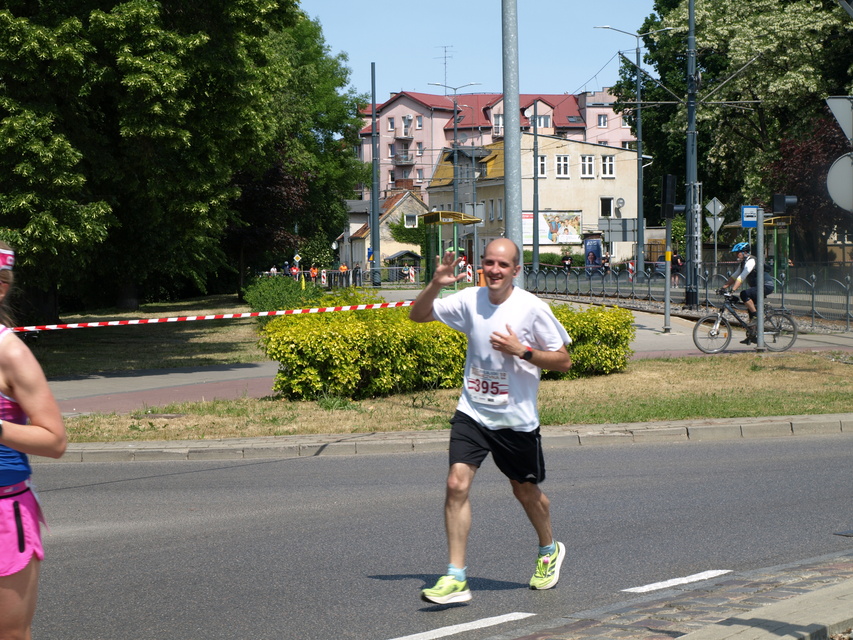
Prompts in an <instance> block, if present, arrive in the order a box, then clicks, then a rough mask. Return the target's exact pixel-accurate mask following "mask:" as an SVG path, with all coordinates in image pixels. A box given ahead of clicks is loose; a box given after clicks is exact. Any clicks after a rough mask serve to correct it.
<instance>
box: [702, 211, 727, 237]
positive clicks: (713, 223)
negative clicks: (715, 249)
mask: <svg viewBox="0 0 853 640" xmlns="http://www.w3.org/2000/svg"><path fill="white" fill-rule="evenodd" d="M705 220H706V221H707V222H708V226H709V227H711V231H713V232H714V235H717V231H719V230H720V226H722V224H723V219H722V218H718V217H717V216H705Z"/></svg>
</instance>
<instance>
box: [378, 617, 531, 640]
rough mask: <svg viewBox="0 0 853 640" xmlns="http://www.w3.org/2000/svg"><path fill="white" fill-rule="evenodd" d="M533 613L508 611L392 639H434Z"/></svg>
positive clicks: (520, 618)
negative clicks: (490, 616)
mask: <svg viewBox="0 0 853 640" xmlns="http://www.w3.org/2000/svg"><path fill="white" fill-rule="evenodd" d="M535 615H536V614H535V613H508V614H506V615H505V616H495V617H494V618H483V619H482V620H474V621H473V622H466V623H465V624H456V625H453V626H452V627H442V628H441V629H434V630H433V631H424V632H423V633H416V634H415V635H413V636H402V637H400V638H394V640H435V639H436V638H446V637H447V636H452V635H456V634H457V633H464V632H465V631H471V630H473V629H483V628H485V627H494V626H495V625H498V624H503V623H504V622H512V621H513V620H523V619H524V618H529V617H530V616H535Z"/></svg>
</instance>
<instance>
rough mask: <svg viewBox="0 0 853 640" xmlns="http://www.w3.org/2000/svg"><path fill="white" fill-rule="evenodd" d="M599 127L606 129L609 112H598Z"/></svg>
mask: <svg viewBox="0 0 853 640" xmlns="http://www.w3.org/2000/svg"><path fill="white" fill-rule="evenodd" d="M598 128H599V129H606V128H607V114H606V113H599V114H598Z"/></svg>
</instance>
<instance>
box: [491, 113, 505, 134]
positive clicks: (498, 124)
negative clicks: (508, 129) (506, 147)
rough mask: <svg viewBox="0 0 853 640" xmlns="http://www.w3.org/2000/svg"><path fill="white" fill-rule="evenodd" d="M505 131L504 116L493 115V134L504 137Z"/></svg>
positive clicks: (499, 114)
mask: <svg viewBox="0 0 853 640" xmlns="http://www.w3.org/2000/svg"><path fill="white" fill-rule="evenodd" d="M503 130H504V114H502V113H495V114H492V133H493V134H494V135H496V136H500V135H503Z"/></svg>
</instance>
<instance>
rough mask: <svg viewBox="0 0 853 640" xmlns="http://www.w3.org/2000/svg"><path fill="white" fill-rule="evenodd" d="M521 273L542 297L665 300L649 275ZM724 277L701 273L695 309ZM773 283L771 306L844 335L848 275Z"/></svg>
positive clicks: (678, 282)
mask: <svg viewBox="0 0 853 640" xmlns="http://www.w3.org/2000/svg"><path fill="white" fill-rule="evenodd" d="M844 271H849V270H844ZM524 273H525V286H526V288H527V289H528V290H529V291H531V292H533V293H538V294H542V295H549V296H567V297H568V296H572V297H588V298H590V300H591V301H599V302H606V301H608V300H612V301H618V300H620V299H622V300H651V301H655V302H663V301H664V300H665V296H666V275H665V274H663V273H658V272H654V271H647V272H645V273H640V274H635V273H632V272H630V271H629V270H628V269H626V268H621V269H620V268H618V267H614V268H613V269H612V270H608V271H607V272H604V271H603V270H602V269H601V268H596V269H587V268H584V267H580V268H572V269H566V268H564V267H546V268H540V269H539V271H538V272H534V271H533V270H532V268H530V267H527V266H526V267H525V270H524ZM794 274H797V275H794ZM730 275H731V272H730V271H725V272H721V271H717V270H715V272H714V273H712V272H709V271H707V270H706V271H704V272H703V273H702V274H700V275H699V278H698V287H697V289H698V290H697V294H698V296H697V297H698V302H699V306H706V307H708V306H713V302H712V298H714V299H716V296H715V293H714V292H715V291H716V290H717V289H719V288H720V287H721V286H723V284H725V282H726V280H728V278H729V276H730ZM670 277H671V281H670V285H671V289H670V301H671V303H672V304H684V303H685V302H686V300H685V279H684V275H683V274H681V273H674V274H672V275H671V276H670ZM774 280H775V291H774V292H773V294H772V295H771V296H769V302H770V303H771V304H772V305H774V306H776V307H781V308H783V309H785V310H787V311H790V312H791V313H793V314H794V315H796V316H799V317H803V318H810V321H811V323H812V325H814V323H815V321H816V320H818V319H821V320H830V321H838V322H843V323H844V330H845V331H850V325H851V321H853V288H852V287H851V276H850V275H844V274H843V272H842V270H839V269H832V270H822V271H821V272H820V273H811V274H808V275H807V274H806V272H805V271H804V270H803V269H798V270H797V271H795V272H794V271H789V272H788V273H787V274H786V273H784V272H783V273H780V274H779V277H778V278H774ZM617 303H618V302H617Z"/></svg>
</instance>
